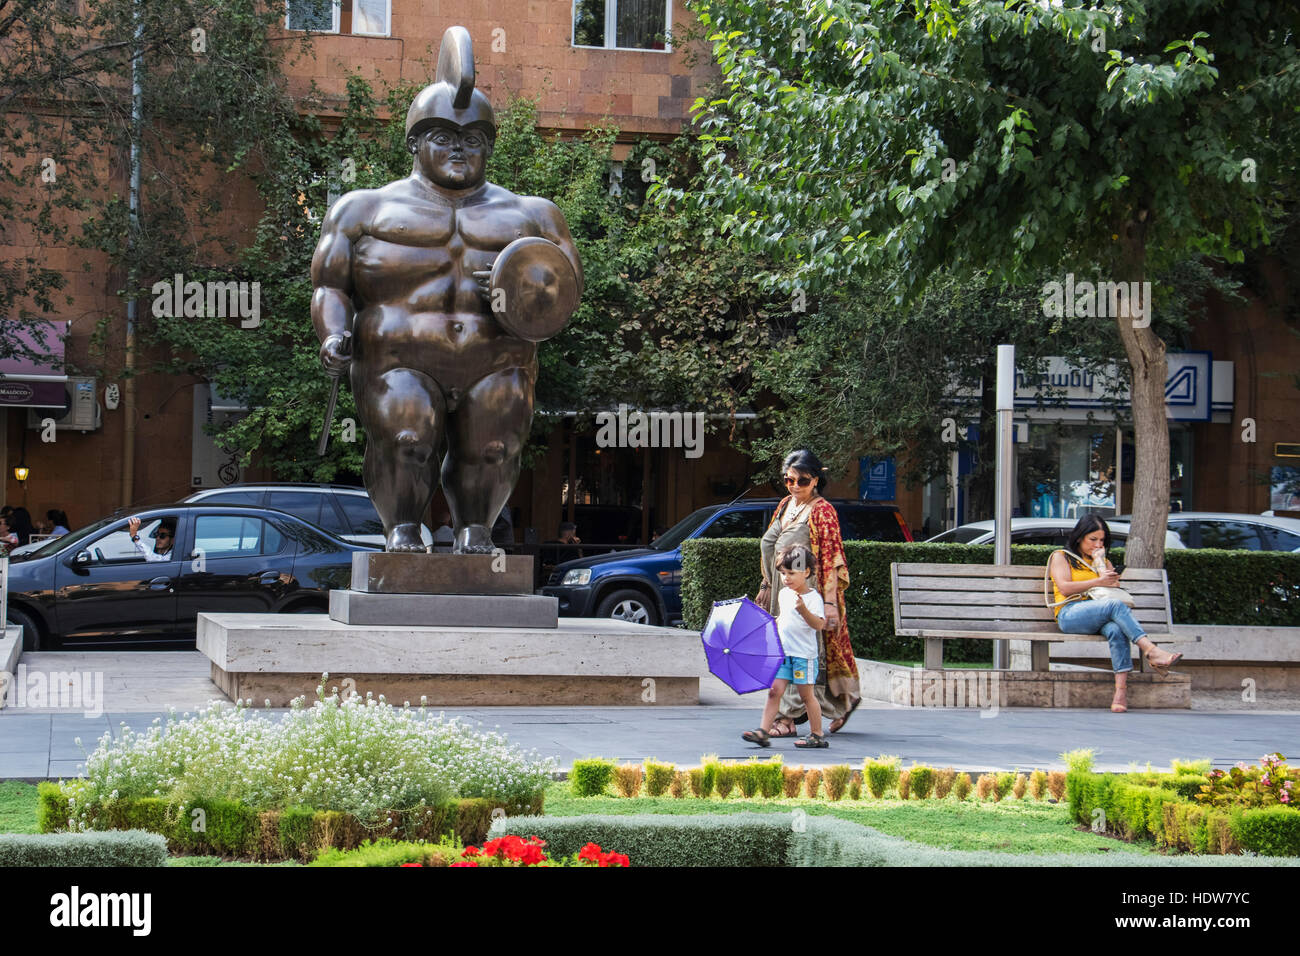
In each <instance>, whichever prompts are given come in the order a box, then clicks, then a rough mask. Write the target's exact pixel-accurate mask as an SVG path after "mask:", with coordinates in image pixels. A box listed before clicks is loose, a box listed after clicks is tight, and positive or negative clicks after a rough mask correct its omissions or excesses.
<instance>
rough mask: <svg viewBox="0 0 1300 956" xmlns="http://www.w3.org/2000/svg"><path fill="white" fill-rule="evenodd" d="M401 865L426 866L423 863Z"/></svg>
mask: <svg viewBox="0 0 1300 956" xmlns="http://www.w3.org/2000/svg"><path fill="white" fill-rule="evenodd" d="M400 865H401V866H424V864H423V863H402V864H400Z"/></svg>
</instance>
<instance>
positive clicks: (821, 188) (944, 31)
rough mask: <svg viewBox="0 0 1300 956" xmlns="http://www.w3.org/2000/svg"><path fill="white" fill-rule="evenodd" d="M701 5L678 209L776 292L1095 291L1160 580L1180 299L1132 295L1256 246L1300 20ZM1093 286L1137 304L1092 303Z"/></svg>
mask: <svg viewBox="0 0 1300 956" xmlns="http://www.w3.org/2000/svg"><path fill="white" fill-rule="evenodd" d="M694 7H695V9H696V10H697V12H698V14H699V16H700V19H701V20H702V21H703V22H704V23H705V25H706V26H707V27H708V28H709V29H711V30H712V33H711V34H710V40H711V41H712V42H713V55H714V59H715V60H716V61H717V63H718V64H719V66H720V67H721V70H722V73H723V79H724V83H725V88H726V92H727V94H728V95H727V96H726V97H725V98H719V99H717V100H714V101H713V102H712V103H709V104H706V103H704V102H702V101H701V102H697V104H696V107H697V109H698V110H699V111H700V112H701V121H702V128H703V130H704V133H703V138H704V139H705V140H706V142H707V143H708V144H710V147H711V152H710V154H709V155H708V157H707V159H706V160H705V171H706V176H707V182H706V184H705V186H704V188H702V189H700V190H699V191H698V192H696V193H694V194H692V195H691V198H692V199H693V200H694V201H695V202H696V203H697V204H698V205H700V206H701V207H702V208H707V209H717V210H719V215H720V227H721V228H722V229H724V230H725V231H727V232H728V233H729V234H730V235H732V236H734V237H735V238H736V239H737V240H739V241H740V242H741V243H742V244H743V245H744V246H745V247H746V248H748V249H753V250H761V251H764V252H766V253H768V254H770V255H771V256H772V257H773V258H774V259H775V260H776V261H777V262H778V263H779V264H780V266H781V267H782V268H783V269H784V272H783V273H776V272H774V273H773V274H772V275H771V276H770V279H771V281H772V282H774V283H775V284H777V285H779V286H781V287H782V288H783V289H784V290H786V291H787V292H788V291H789V290H790V289H792V288H794V287H796V286H805V287H807V288H809V289H819V288H824V287H827V286H831V285H833V284H834V283H835V282H837V281H841V280H843V279H845V278H847V277H850V276H853V275H863V274H871V273H877V274H878V273H880V272H882V271H888V273H889V275H890V276H891V278H892V280H893V286H892V288H891V290H890V291H891V292H892V293H893V294H894V295H895V296H896V299H897V301H899V302H900V303H902V302H905V301H908V300H909V299H914V298H915V296H916V295H917V294H918V293H919V292H920V291H921V289H922V288H923V287H924V285H925V283H926V281H927V279H928V278H929V277H930V276H931V275H933V274H934V273H936V271H937V270H939V269H941V268H948V269H953V270H963V269H976V270H980V269H987V270H989V271H990V272H991V273H992V275H993V277H994V278H995V279H999V280H1005V281H1012V282H1015V281H1019V282H1024V281H1027V280H1029V279H1035V278H1037V277H1038V275H1039V274H1040V272H1042V271H1043V270H1051V271H1052V272H1054V273H1055V274H1056V276H1057V279H1058V280H1060V281H1062V284H1063V285H1064V284H1065V283H1064V280H1066V278H1067V274H1068V275H1069V277H1070V279H1071V280H1072V279H1073V276H1074V275H1078V276H1079V277H1080V281H1088V282H1089V286H1088V287H1087V289H1086V291H1087V293H1089V294H1087V295H1084V294H1082V293H1083V292H1084V291H1085V290H1084V287H1082V286H1081V287H1080V290H1079V291H1080V293H1081V294H1080V295H1079V296H1078V301H1077V302H1075V303H1072V304H1073V305H1075V306H1077V307H1079V308H1078V309H1076V311H1082V314H1084V315H1088V316H1097V315H1098V313H1099V312H1101V313H1102V314H1105V313H1112V317H1113V318H1114V320H1115V323H1116V326H1117V329H1118V333H1119V338H1120V340H1121V342H1122V343H1123V347H1124V351H1125V353H1126V355H1127V357H1128V360H1129V365H1130V369H1131V400H1132V408H1133V416H1134V425H1135V432H1136V438H1137V458H1136V462H1135V489H1134V491H1135V507H1134V519H1133V523H1132V532H1131V534H1130V537H1129V547H1128V553H1127V559H1128V561H1129V563H1131V564H1133V565H1134V566H1136V567H1147V566H1159V565H1160V564H1161V563H1162V561H1163V542H1164V532H1165V525H1166V519H1167V514H1168V495H1169V473H1168V467H1169V435H1168V429H1167V425H1166V420H1165V406H1164V383H1165V377H1166V362H1165V343H1164V340H1163V339H1162V337H1161V335H1160V334H1158V333H1159V332H1160V331H1161V329H1162V328H1163V327H1162V326H1161V325H1160V324H1159V323H1160V316H1161V309H1162V308H1163V306H1164V303H1165V302H1167V301H1168V297H1169V294H1170V291H1171V290H1169V289H1166V288H1162V287H1159V286H1155V287H1154V288H1155V303H1154V316H1155V319H1156V321H1155V322H1154V323H1153V322H1151V321H1150V320H1151V318H1152V303H1151V301H1150V299H1149V298H1148V297H1144V296H1143V295H1142V290H1143V289H1144V288H1145V287H1144V285H1143V283H1146V282H1150V281H1151V280H1152V278H1153V277H1154V276H1157V275H1158V274H1160V273H1161V272H1164V271H1166V270H1171V269H1173V268H1174V266H1175V264H1176V263H1178V262H1180V261H1181V260H1183V259H1185V258H1186V257H1188V256H1195V255H1207V256H1218V257H1222V258H1223V259H1225V260H1229V261H1235V260H1239V259H1240V258H1241V257H1242V255H1243V251H1244V250H1245V249H1248V248H1252V247H1255V246H1257V245H1259V244H1261V243H1266V242H1267V241H1268V239H1269V236H1270V228H1271V224H1272V222H1273V221H1274V219H1275V218H1276V216H1277V214H1278V208H1279V206H1280V204H1281V202H1282V200H1283V198H1284V197H1285V195H1286V190H1287V188H1288V186H1289V185H1290V184H1291V183H1293V182H1294V179H1295V171H1296V169H1295V164H1296V159H1295V156H1296V147H1297V145H1300V130H1298V128H1297V127H1298V124H1297V116H1296V111H1295V105H1294V104H1295V102H1296V100H1297V93H1298V92H1300V56H1298V54H1297V42H1298V39H1297V37H1298V34H1297V29H1298V28H1300V11H1298V10H1297V8H1296V7H1295V6H1294V5H1293V4H1290V3H1284V2H1264V0H1262V2H1259V3H1254V4H1250V5H1248V6H1246V7H1242V6H1239V5H1235V4H1223V3H1219V2H1214V0H1149V2H1146V3H1142V4H1132V3H1129V4H1118V3H1093V4H1086V5H1085V4H1083V3H1079V2H1070V0H1066V2H1054V3H1040V2H1028V0H1011V2H1006V3H1004V2H1003V0H967V2H963V3H962V4H960V5H959V6H958V5H953V4H951V3H950V2H947V0H931V2H925V3H922V2H920V0H917V2H916V3H915V4H911V5H902V4H897V3H894V2H885V0H871V2H864V3H853V2H837V0H771V2H762V3H758V2H752V0H695V3H694ZM660 192H661V193H662V194H663V197H664V198H665V199H678V198H683V197H684V196H685V195H686V193H685V191H683V190H671V189H664V190H661V191H660ZM1093 279H1099V280H1101V281H1104V282H1107V283H1125V285H1124V289H1125V290H1130V289H1135V290H1137V291H1138V292H1139V295H1138V296H1129V295H1124V296H1120V295H1119V294H1117V293H1114V292H1109V291H1107V292H1098V289H1097V286H1095V285H1092V284H1091V280H1093ZM1131 283H1137V285H1136V286H1132V285H1130V284H1131ZM1153 285H1154V284H1153ZM1105 288H1107V289H1109V288H1112V287H1105ZM1044 294H1045V298H1046V295H1047V290H1044ZM1044 304H1045V306H1047V307H1048V309H1049V310H1050V307H1051V305H1052V303H1051V302H1047V301H1045V303H1044ZM1062 304H1063V303H1062ZM1066 311H1067V314H1068V312H1069V311H1070V310H1069V309H1068V307H1067V308H1066Z"/></svg>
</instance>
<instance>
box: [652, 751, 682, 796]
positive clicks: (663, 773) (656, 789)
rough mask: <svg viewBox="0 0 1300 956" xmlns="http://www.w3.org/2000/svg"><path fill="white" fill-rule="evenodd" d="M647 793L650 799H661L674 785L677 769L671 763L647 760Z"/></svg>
mask: <svg viewBox="0 0 1300 956" xmlns="http://www.w3.org/2000/svg"><path fill="white" fill-rule="evenodd" d="M644 766H645V792H646V795H647V796H650V797H661V796H663V795H664V793H665V792H667V790H668V788H669V786H671V785H672V782H673V775H674V774H675V773H676V772H677V770H676V768H675V767H674V766H673V765H672V764H670V763H659V762H658V761H657V760H653V759H650V758H646V760H645V763H644Z"/></svg>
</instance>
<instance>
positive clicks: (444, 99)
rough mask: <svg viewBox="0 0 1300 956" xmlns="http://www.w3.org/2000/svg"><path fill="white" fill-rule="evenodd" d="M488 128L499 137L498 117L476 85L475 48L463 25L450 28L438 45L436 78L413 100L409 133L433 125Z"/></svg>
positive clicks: (416, 132)
mask: <svg viewBox="0 0 1300 956" xmlns="http://www.w3.org/2000/svg"><path fill="white" fill-rule="evenodd" d="M442 125H454V126H459V127H461V128H464V127H467V126H480V127H485V128H486V129H487V131H488V134H489V135H490V136H492V137H495V136H496V132H497V124H496V116H495V115H494V114H493V112H492V104H491V103H489V102H488V98H487V97H486V96H484V95H483V94H482V93H481V92H479V91H478V90H476V89H475V88H474V47H473V44H472V42H471V41H470V36H469V31H468V30H466V29H465V28H464V27H459V26H457V27H448V28H447V32H445V33H444V34H443V35H442V45H441V46H440V47H439V48H438V70H437V73H436V74H435V76H434V81H433V82H432V83H430V84H429V85H428V86H426V87H425V88H424V89H422V90H421V91H420V92H419V93H418V94H417V95H416V97H415V99H414V100H412V101H411V108H410V109H409V110H407V113H406V135H407V136H411V135H417V136H418V135H419V134H420V133H423V132H424V131H425V130H426V129H428V128H429V127H430V126H442Z"/></svg>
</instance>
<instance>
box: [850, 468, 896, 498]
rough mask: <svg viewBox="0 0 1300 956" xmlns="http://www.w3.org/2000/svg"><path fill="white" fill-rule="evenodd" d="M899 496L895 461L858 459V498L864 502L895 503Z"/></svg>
mask: <svg viewBox="0 0 1300 956" xmlns="http://www.w3.org/2000/svg"><path fill="white" fill-rule="evenodd" d="M896 494H897V482H896V480H895V475H894V459H893V458H881V459H879V460H875V459H872V458H859V459H858V497H859V498H861V499H863V500H864V501H893V500H894V497H895V495H896Z"/></svg>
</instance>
